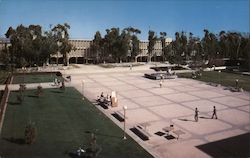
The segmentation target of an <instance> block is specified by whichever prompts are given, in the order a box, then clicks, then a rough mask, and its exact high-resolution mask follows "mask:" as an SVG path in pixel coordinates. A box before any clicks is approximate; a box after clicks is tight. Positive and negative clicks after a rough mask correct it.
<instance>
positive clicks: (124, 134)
mask: <svg viewBox="0 0 250 158" xmlns="http://www.w3.org/2000/svg"><path fill="white" fill-rule="evenodd" d="M127 109H128V107H127V106H123V111H124V124H123V139H124V140H125V139H127V137H126V110H127Z"/></svg>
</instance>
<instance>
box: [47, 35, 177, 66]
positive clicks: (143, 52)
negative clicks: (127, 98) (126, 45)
mask: <svg viewBox="0 0 250 158" xmlns="http://www.w3.org/2000/svg"><path fill="white" fill-rule="evenodd" d="M69 41H70V43H71V44H72V45H73V47H74V49H73V50H71V52H70V53H69V55H68V60H69V61H68V62H69V63H70V64H72V63H75V64H84V63H93V62H94V60H95V57H94V56H93V55H92V53H91V50H90V46H91V43H92V40H91V39H70V40H69ZM165 42H166V45H168V44H170V43H171V42H172V39H171V38H167V39H166V41H165ZM139 49H140V52H139V54H138V55H137V56H136V61H137V62H147V60H148V41H140V43H139ZM57 60H58V63H59V64H62V63H63V58H62V55H61V54H60V53H57V54H56V55H53V56H51V59H50V63H57ZM162 60H163V57H162V43H161V41H157V42H156V44H155V46H154V50H153V52H152V57H151V61H162Z"/></svg>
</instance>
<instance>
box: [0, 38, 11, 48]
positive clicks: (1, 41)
mask: <svg viewBox="0 0 250 158" xmlns="http://www.w3.org/2000/svg"><path fill="white" fill-rule="evenodd" d="M9 46H10V40H9V39H8V38H0V50H3V49H5V48H7V47H9Z"/></svg>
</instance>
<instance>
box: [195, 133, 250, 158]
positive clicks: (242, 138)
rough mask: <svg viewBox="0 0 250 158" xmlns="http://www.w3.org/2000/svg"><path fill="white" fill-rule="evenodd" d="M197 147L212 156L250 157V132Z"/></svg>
mask: <svg viewBox="0 0 250 158" xmlns="http://www.w3.org/2000/svg"><path fill="white" fill-rule="evenodd" d="M196 147H197V148H198V149H200V150H201V151H203V152H205V153H207V154H208V155H210V156H212V157H250V133H246V134H242V135H239V136H235V137H231V138H227V139H223V140H219V141H215V142H211V143H208V144H204V145H199V146H196Z"/></svg>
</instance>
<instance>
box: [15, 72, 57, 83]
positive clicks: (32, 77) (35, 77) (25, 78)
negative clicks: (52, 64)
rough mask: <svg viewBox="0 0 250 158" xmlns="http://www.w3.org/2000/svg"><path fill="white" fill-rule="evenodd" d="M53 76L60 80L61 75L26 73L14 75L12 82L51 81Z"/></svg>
mask: <svg viewBox="0 0 250 158" xmlns="http://www.w3.org/2000/svg"><path fill="white" fill-rule="evenodd" d="M55 78H57V79H59V80H61V81H62V77H59V76H56V74H28V75H16V76H14V78H13V81H12V83H13V84H18V83H43V82H53V81H54V79H55Z"/></svg>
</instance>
